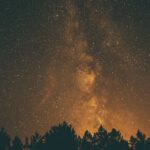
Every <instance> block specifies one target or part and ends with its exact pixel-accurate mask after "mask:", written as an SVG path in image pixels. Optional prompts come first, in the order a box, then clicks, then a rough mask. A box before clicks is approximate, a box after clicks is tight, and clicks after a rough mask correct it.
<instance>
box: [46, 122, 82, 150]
mask: <svg viewBox="0 0 150 150" xmlns="http://www.w3.org/2000/svg"><path fill="white" fill-rule="evenodd" d="M44 139H45V140H44V141H45V145H46V146H45V149H46V150H49V149H54V150H77V148H78V144H79V142H78V137H77V135H76V134H75V131H74V129H73V128H72V126H71V125H69V124H67V123H66V122H64V123H63V124H60V125H59V126H54V127H52V128H51V130H50V131H49V132H48V133H46V135H45V137H44Z"/></svg>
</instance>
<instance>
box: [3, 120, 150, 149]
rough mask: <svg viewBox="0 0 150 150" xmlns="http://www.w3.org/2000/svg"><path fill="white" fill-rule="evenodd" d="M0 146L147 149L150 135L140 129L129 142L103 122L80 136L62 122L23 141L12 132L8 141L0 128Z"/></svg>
mask: <svg viewBox="0 0 150 150" xmlns="http://www.w3.org/2000/svg"><path fill="white" fill-rule="evenodd" d="M0 150H150V138H146V136H145V134H143V133H142V132H141V131H140V130H138V131H137V134H136V136H135V137H134V136H131V137H130V140H129V142H128V141H126V140H125V139H124V138H123V136H122V135H121V133H120V132H119V131H117V130H116V129H114V128H113V129H112V130H111V131H110V132H107V130H106V129H105V128H103V126H100V127H99V129H98V131H97V132H95V133H94V134H93V135H92V134H91V133H90V132H89V131H85V133H84V135H83V137H82V138H81V137H79V136H77V135H76V133H75V130H74V129H73V128H72V126H71V125H70V124H68V123H66V122H64V123H62V124H59V125H58V126H54V127H52V128H51V129H50V130H49V131H48V132H47V133H46V134H44V136H41V135H39V134H38V133H37V132H36V133H35V134H34V135H32V136H31V138H30V140H29V139H28V138H26V139H25V143H24V144H23V143H22V141H21V139H20V138H19V137H18V136H16V137H15V138H14V139H13V140H12V141H11V139H10V136H9V135H8V134H7V132H6V131H5V130H4V128H2V129H1V130H0Z"/></svg>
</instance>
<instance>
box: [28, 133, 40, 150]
mask: <svg viewBox="0 0 150 150" xmlns="http://www.w3.org/2000/svg"><path fill="white" fill-rule="evenodd" d="M41 148H42V137H41V135H39V134H38V133H37V132H36V133H35V134H34V135H33V136H32V137H31V144H30V150H40V149H41Z"/></svg>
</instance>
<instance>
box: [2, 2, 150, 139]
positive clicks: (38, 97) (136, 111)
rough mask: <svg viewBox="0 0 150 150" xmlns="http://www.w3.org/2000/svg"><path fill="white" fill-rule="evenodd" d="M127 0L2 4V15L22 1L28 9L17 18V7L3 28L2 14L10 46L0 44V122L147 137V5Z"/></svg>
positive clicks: (22, 131)
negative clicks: (141, 133) (140, 132)
mask: <svg viewBox="0 0 150 150" xmlns="http://www.w3.org/2000/svg"><path fill="white" fill-rule="evenodd" d="M128 3H129V2H128V1H124V2H119V1H117V0H116V1H115V0H114V1H113V0H112V1H111V0H108V1H105V0H101V1H97V0H95V1H92V0H88V1H86V2H83V1H80V0H79V1H71V0H68V1H61V2H55V1H53V2H51V1H49V2H48V1H46V2H45V3H44V2H43V3H40V2H37V3H31V5H28V4H27V3H20V4H18V3H17V2H16V4H11V3H9V4H4V6H5V7H6V8H5V9H4V12H5V11H7V9H8V10H9V9H10V10H13V9H15V8H16V7H17V6H18V9H17V11H18V12H19V11H21V10H23V6H24V5H25V8H26V12H22V13H21V15H23V18H24V20H22V16H21V15H19V14H18V12H17V11H16V14H14V16H13V17H15V18H16V19H14V20H13V23H14V24H12V29H9V27H7V26H6V27H4V25H5V24H8V23H7V20H5V19H4V25H3V26H2V31H3V32H4V33H5V32H6V31H5V30H7V34H6V37H5V36H4V41H6V42H7V43H8V45H9V46H8V47H7V45H5V42H2V46H1V49H4V50H3V51H2V52H0V53H1V59H2V66H3V67H2V69H1V72H0V73H1V81H2V85H1V87H0V88H1V91H2V93H1V94H0V95H1V106H2V107H4V108H7V109H8V108H9V111H8V112H5V111H3V112H2V115H0V116H1V118H2V119H1V122H2V123H1V124H0V125H1V126H6V128H8V131H10V133H12V135H14V134H19V135H21V136H22V137H24V136H26V135H31V134H32V133H33V132H34V131H36V130H37V131H39V132H40V133H42V134H43V133H44V132H45V131H46V130H48V129H49V128H50V127H51V126H52V125H55V124H58V123H61V122H63V121H67V122H69V123H71V124H72V125H73V127H74V128H75V130H76V131H77V133H78V134H79V135H81V136H82V135H83V134H84V132H85V130H89V131H90V132H91V133H94V132H95V131H96V130H97V129H98V127H99V126H100V125H101V124H102V125H103V126H104V127H105V128H107V129H108V130H110V129H112V128H113V127H115V128H117V129H118V130H120V131H121V132H122V134H123V135H124V136H125V137H126V138H128V137H129V136H130V135H131V134H135V133H136V131H137V129H141V130H143V131H144V132H145V133H147V134H150V128H149V126H150V118H149V115H148V114H149V113H150V112H149V107H150V102H149V98H150V95H149V84H148V82H149V81H150V78H149V51H148V49H149V47H150V46H149V45H148V42H147V40H144V39H147V38H148V36H149V34H148V32H147V30H148V28H147V27H148V26H146V21H147V18H148V17H147V15H146V14H147V13H146V12H144V10H146V9H147V10H148V8H147V7H146V6H147V3H148V2H145V3H142V2H137V3H133V4H132V2H130V3H131V5H128ZM130 3H129V4H130ZM8 5H9V6H8ZM19 8H20V9H19ZM27 8H28V9H29V10H28V9H27ZM138 11H141V13H139V14H138V15H137V16H138V17H136V16H135V14H136V13H137V12H138ZM28 13H29V15H28ZM34 13H35V14H34ZM126 13H128V14H127V15H126ZM132 13H133V14H132ZM31 14H32V15H31ZM37 14H38V15H37ZM15 15H17V17H16V16H15ZM119 15H122V16H119ZM142 15H143V17H144V19H145V20H144V19H143V20H142V21H141V24H140V23H139V24H138V21H139V20H138V19H139V18H141V16H142ZM36 16H37V17H36ZM7 17H8V18H9V13H8V16H7ZM30 17H31V18H30ZM32 19H33V20H34V21H35V22H34V21H32ZM26 22H27V23H26ZM122 22H123V23H124V24H123V23H122ZM17 24H18V26H17ZM134 26H135V27H134ZM30 28H31V29H30ZM140 28H141V30H142V31H140V33H137V32H138V31H139V29H140ZM131 29H132V30H131ZM9 30H10V32H9ZM11 30H12V31H11ZM130 30H131V31H130ZM10 37H12V39H13V41H12V42H11V40H10V39H11V38H10ZM142 42H143V43H142ZM12 43H13V44H12ZM9 57H10V58H12V60H11V59H10V60H9ZM12 62H13V63H12ZM11 64H13V67H12V66H11ZM1 110H3V109H1ZM14 110H15V111H14ZM18 113H19V115H18ZM8 118H11V119H10V120H9V119H8ZM8 120H9V121H10V122H9V121H8ZM10 123H11V124H12V127H10V125H9V124H10Z"/></svg>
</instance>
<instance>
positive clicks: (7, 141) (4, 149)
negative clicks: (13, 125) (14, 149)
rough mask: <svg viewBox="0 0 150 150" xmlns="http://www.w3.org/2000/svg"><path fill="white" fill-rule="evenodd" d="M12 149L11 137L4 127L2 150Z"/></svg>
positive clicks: (0, 138)
mask: <svg viewBox="0 0 150 150" xmlns="http://www.w3.org/2000/svg"><path fill="white" fill-rule="evenodd" d="M9 149H10V137H9V135H8V134H7V132H6V131H5V129H4V128H1V130H0V150H9Z"/></svg>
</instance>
